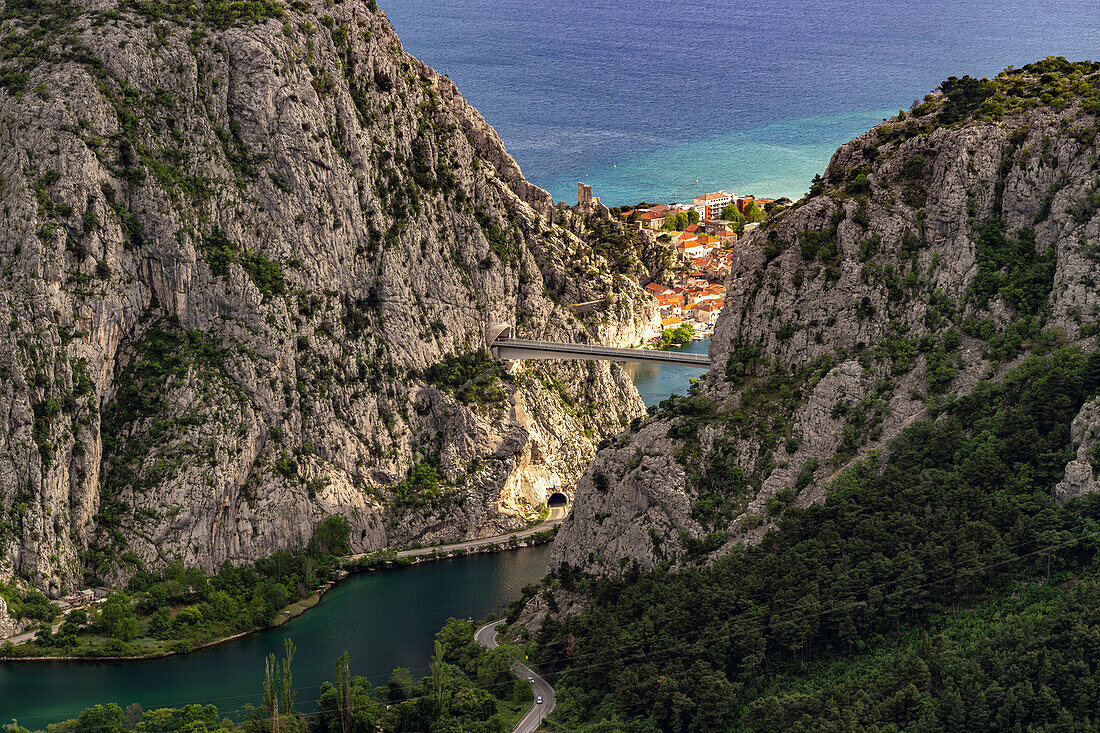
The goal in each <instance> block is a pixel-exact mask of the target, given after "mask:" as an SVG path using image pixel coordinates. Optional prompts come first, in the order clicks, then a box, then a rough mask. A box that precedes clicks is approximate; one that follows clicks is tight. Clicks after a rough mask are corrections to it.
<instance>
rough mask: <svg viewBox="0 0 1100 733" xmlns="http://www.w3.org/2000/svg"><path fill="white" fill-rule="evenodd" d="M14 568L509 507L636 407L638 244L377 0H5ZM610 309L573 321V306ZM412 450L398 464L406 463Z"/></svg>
mask: <svg viewBox="0 0 1100 733" xmlns="http://www.w3.org/2000/svg"><path fill="white" fill-rule="evenodd" d="M0 33H2V34H3V47H2V48H3V50H2V52H0V249H2V251H3V258H4V269H3V273H2V275H0V405H2V408H3V409H2V410H0V414H2V415H3V417H2V418H0V445H2V449H0V512H2V522H0V578H5V577H11V576H13V575H20V576H22V577H24V578H26V579H28V580H29V581H31V582H32V583H33V584H35V585H37V586H39V587H41V588H43V589H45V590H47V591H49V592H54V593H56V592H59V591H62V590H67V589H71V588H73V587H74V586H77V585H79V584H80V583H81V582H82V580H83V578H84V576H85V574H86V573H87V574H89V575H91V576H99V577H102V578H105V579H108V580H121V579H124V578H125V577H126V576H127V575H128V574H129V573H131V572H133V570H134V569H135V568H138V567H151V568H156V567H159V566H162V565H163V564H164V563H166V562H169V561H172V560H175V559H179V560H182V561H183V562H184V563H187V564H198V565H200V566H202V567H203V568H205V569H208V570H209V569H212V568H214V567H216V566H217V565H219V564H220V563H222V562H223V561H226V560H231V561H244V560H251V559H255V558H257V557H259V556H263V555H266V554H269V553H271V552H273V551H274V550H277V549H280V548H285V547H293V546H296V545H298V544H300V543H302V542H304V541H306V540H308V539H309V537H310V535H311V533H312V530H313V527H314V526H315V525H316V523H317V522H318V521H319V520H320V519H322V518H323V517H325V516H326V515H328V514H330V513H338V514H341V515H343V516H345V517H347V518H348V519H349V520H350V522H351V525H352V528H353V533H352V544H353V547H354V549H355V550H356V551H364V550H370V549H374V548H378V547H381V546H385V545H392V544H407V543H413V542H418V541H419V542H430V541H436V540H456V539H460V538H465V537H471V536H477V535H479V534H485V533H489V532H494V531H497V530H499V529H501V528H504V527H511V526H515V525H516V524H517V523H520V522H522V521H523V520H524V519H525V518H529V517H530V516H532V513H533V510H534V507H535V506H537V505H538V504H540V503H542V502H543V501H544V500H545V498H546V495H547V492H549V491H551V490H553V489H555V488H557V487H559V486H562V485H568V484H570V482H571V481H572V480H573V479H574V478H575V477H576V476H577V475H578V474H579V473H580V472H581V471H582V470H583V469H584V467H585V466H586V464H587V462H588V460H589V459H590V458H591V456H592V455H593V453H594V443H595V442H597V441H599V440H600V439H602V438H604V437H607V436H609V435H612V434H615V433H617V432H619V431H620V430H622V429H623V427H624V426H625V425H627V424H628V423H629V421H630V420H631V419H633V418H635V417H637V416H638V415H641V414H643V409H644V408H643V406H642V404H641V401H640V399H639V398H638V396H637V393H636V391H634V389H633V387H632V385H631V384H630V383H629V380H628V379H626V377H625V376H624V375H623V374H622V372H621V371H620V370H619V369H618V368H617V367H615V366H612V365H610V364H593V363H581V364H579V365H552V364H531V365H529V366H526V367H523V368H521V369H520V370H519V371H518V372H517V373H515V374H511V375H508V374H504V373H502V372H500V370H499V369H498V368H496V367H494V366H493V365H491V364H489V363H488V362H487V361H485V360H484V359H482V358H481V357H479V356H478V355H477V353H478V351H479V349H481V347H482V345H483V341H482V339H483V329H484V327H485V325H486V323H488V322H490V321H506V322H509V323H513V324H514V325H515V327H516V328H517V330H518V331H519V333H521V334H523V335H526V336H530V337H541V338H547V339H554V340H582V341H583V340H592V339H595V338H601V339H606V338H612V339H618V340H619V341H620V342H623V343H625V342H630V341H637V340H639V339H640V338H641V337H642V336H644V335H646V334H647V333H648V332H649V331H650V330H652V328H653V324H654V317H655V312H654V310H653V305H652V301H651V299H649V298H648V297H647V296H645V295H644V294H643V293H642V292H641V290H640V289H639V288H638V279H639V277H644V276H645V273H646V272H648V270H649V269H650V265H648V264H647V257H648V256H649V254H651V253H647V247H648V245H647V244H646V243H644V242H643V241H642V240H640V239H639V238H637V237H636V236H634V235H631V234H629V233H625V232H623V231H622V230H620V229H618V228H617V227H615V226H614V225H611V224H610V223H608V222H605V221H602V220H601V221H589V220H588V219H585V218H581V217H578V216H576V215H574V214H573V213H572V212H570V211H568V210H567V209H565V208H564V207H562V206H560V205H559V206H558V207H555V206H553V202H552V200H551V199H550V197H549V195H548V194H547V193H546V192H544V191H542V190H541V189H538V188H537V187H535V186H533V185H531V184H529V183H527V182H526V181H525V180H524V179H523V176H522V174H521V172H520V170H519V167H518V166H517V165H516V163H515V161H514V160H512V158H511V157H510V156H509V155H508V153H507V152H506V151H505V149H504V147H503V145H502V144H501V142H500V140H499V138H498V137H497V136H496V134H495V132H494V131H493V129H492V128H491V127H490V126H489V125H488V124H486V123H485V121H484V120H483V119H482V118H481V116H480V115H479V114H478V113H477V112H476V111H475V110H474V109H473V108H472V107H470V105H468V104H467V103H466V102H465V101H464V100H463V99H462V97H461V96H460V95H459V93H458V91H457V90H456V88H455V86H454V85H453V84H452V83H451V82H450V80H449V79H447V78H446V77H443V76H440V75H439V74H437V73H436V72H435V71H433V70H432V69H430V68H428V67H426V66H425V65H424V64H422V63H421V62H419V61H417V60H416V59H414V58H412V57H410V56H409V55H407V54H406V53H405V52H404V51H403V50H402V49H401V46H400V43H399V41H398V39H397V37H396V36H395V35H394V33H393V31H392V29H391V27H390V26H389V24H388V21H387V20H386V18H385V16H384V14H383V13H382V12H381V11H380V10H378V9H377V8H376V7H375V3H374V2H373V0H367V2H365V3H364V2H357V1H351V0H347V1H345V2H337V3H336V4H332V3H326V4H322V3H320V2H318V3H310V2H302V1H301V0H296V1H295V2H293V3H291V4H289V5H286V6H284V5H282V4H280V3H276V2H271V1H270V0H256V1H255V2H246V3H227V2H219V1H217V0H210V1H209V2H206V3H178V2H168V3H162V2H158V1H153V2H145V1H144V0H92V2H89V3H79V4H78V3H74V2H68V0H60V1H58V2H48V1H45V2H33V3H32V2H25V1H24V0H0ZM592 301H597V302H598V306H597V307H596V309H595V310H594V311H591V312H589V313H586V314H585V315H584V316H583V317H579V316H578V315H575V314H574V312H573V309H572V308H571V307H570V305H571V304H574V303H578V302H592ZM414 469H415V470H414Z"/></svg>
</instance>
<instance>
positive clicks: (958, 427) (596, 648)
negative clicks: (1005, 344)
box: [534, 347, 1100, 732]
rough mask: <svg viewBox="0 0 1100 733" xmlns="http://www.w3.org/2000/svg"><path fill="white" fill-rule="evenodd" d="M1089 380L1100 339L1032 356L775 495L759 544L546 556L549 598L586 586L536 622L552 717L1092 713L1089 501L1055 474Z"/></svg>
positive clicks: (1093, 379)
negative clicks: (822, 490)
mask: <svg viewBox="0 0 1100 733" xmlns="http://www.w3.org/2000/svg"><path fill="white" fill-rule="evenodd" d="M1098 388H1100V351H1092V352H1090V353H1085V352H1083V351H1082V350H1080V349H1077V348H1069V347H1067V348H1062V349H1058V350H1054V351H1051V352H1050V353H1047V354H1045V355H1033V356H1030V357H1028V358H1027V359H1025V360H1024V361H1023V362H1022V363H1021V364H1020V365H1018V366H1017V367H1015V368H1013V369H1012V370H1011V371H1010V372H1008V374H1007V375H1006V376H1005V377H1004V378H1003V379H1002V380H999V381H993V380H987V381H983V382H981V383H979V384H978V385H977V387H976V388H975V389H974V390H973V392H972V393H971V394H968V395H966V396H962V397H957V398H955V399H952V400H945V401H944V402H943V403H941V404H940V405H939V406H938V407H937V408H936V410H935V413H934V414H933V415H931V416H930V418H929V419H927V420H924V421H921V422H918V423H916V424H913V425H911V426H910V427H909V428H908V429H906V430H905V431H904V433H903V434H902V435H901V436H899V437H898V438H897V439H896V440H895V441H893V442H892V444H891V445H890V447H889V449H888V450H887V451H885V452H883V453H881V454H872V456H871V457H870V458H868V459H867V460H864V461H862V462H860V463H858V464H856V465H855V466H854V467H853V468H851V469H849V470H846V471H845V472H843V473H842V474H841V475H840V476H839V477H838V478H837V479H836V480H834V482H833V484H832V486H831V489H830V491H829V493H828V495H827V498H826V501H825V502H824V503H823V504H820V505H814V506H810V507H808V508H804V509H803V508H797V507H793V506H791V507H787V508H783V507H779V506H773V508H774V509H775V510H777V511H781V512H782V516H781V517H780V518H779V519H778V523H777V527H776V529H774V530H773V531H771V532H769V533H768V534H767V535H766V536H765V539H764V541H763V542H762V543H760V544H759V545H756V546H745V547H738V548H737V549H735V550H734V551H733V552H732V553H731V554H730V555H728V556H726V557H723V558H721V559H720V560H718V561H717V562H715V563H714V564H713V565H711V566H707V567H702V568H687V569H681V570H679V571H678V572H670V570H669V569H668V568H667V567H665V568H658V569H657V570H655V571H653V572H650V573H646V574H641V573H638V572H628V573H627V574H626V576H625V577H623V578H615V579H590V578H580V577H578V574H577V573H576V572H573V571H572V570H571V569H570V568H568V567H562V568H559V569H558V570H557V572H556V573H555V575H556V580H555V581H554V583H553V584H552V586H551V590H550V591H549V592H550V593H555V592H557V593H568V592H572V591H575V590H577V589H581V590H583V591H584V592H585V593H586V594H588V595H589V596H590V597H591V601H592V602H591V605H590V608H589V609H588V610H587V611H585V612H584V613H582V614H580V615H577V616H574V617H572V618H568V619H566V620H564V621H559V620H556V619H554V618H551V619H549V620H547V621H546V623H545V624H544V625H543V626H542V629H541V631H540V632H539V633H538V634H537V636H536V644H535V647H536V648H535V654H534V658H535V659H536V660H537V662H538V664H539V665H540V668H541V669H543V670H545V671H547V672H550V673H552V674H554V675H555V683H556V687H557V689H558V696H559V708H558V711H556V713H555V719H556V720H557V722H558V725H557V729H558V730H591V731H601V732H610V731H647V732H649V731H684V732H686V731H719V730H731V729H732V730H737V729H748V730H781V729H788V730H810V729H813V730H862V729H868V728H873V729H881V730H897V729H903V728H904V729H913V730H947V729H951V730H990V729H999V730H1005V729H1013V728H1019V729H1024V728H1028V727H1029V726H1031V727H1035V728H1036V729H1047V727H1048V726H1050V727H1053V726H1059V725H1062V724H1063V723H1066V722H1067V721H1072V723H1073V726H1076V727H1073V728H1067V729H1081V730H1086V729H1089V730H1091V729H1095V726H1096V725H1098V724H1100V694H1098V691H1100V668H1098V663H1097V660H1100V654H1098V652H1100V646H1098V644H1100V631H1098V629H1100V624H1098V621H1100V618H1098V613H1100V611H1098V608H1097V603H1096V600H1097V598H1098V592H1100V587H1098V585H1097V577H1096V575H1095V572H1096V568H1095V560H1096V552H1097V549H1098V547H1100V523H1098V520H1100V497H1095V496H1092V497H1087V498H1085V499H1079V500H1076V501H1075V502H1071V503H1070V504H1067V505H1066V506H1064V507H1059V506H1057V505H1056V503H1055V502H1054V500H1053V498H1052V489H1053V486H1054V484H1055V483H1056V482H1057V481H1058V480H1059V479H1060V478H1061V476H1062V472H1063V468H1064V466H1065V465H1066V462H1067V461H1068V460H1069V459H1070V458H1071V457H1072V454H1073V446H1072V444H1071V441H1070V433H1069V425H1070V422H1071V421H1072V419H1073V417H1074V416H1075V415H1076V414H1077V412H1078V410H1079V409H1080V408H1081V405H1082V404H1083V403H1084V402H1085V401H1086V400H1088V399H1090V398H1091V397H1093V396H1094V395H1096V393H1097V390H1098ZM841 711H843V712H841ZM594 721H600V722H598V723H596V722H594ZM589 723H591V724H589ZM1051 729H1052V728H1051Z"/></svg>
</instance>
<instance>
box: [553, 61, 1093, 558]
mask: <svg viewBox="0 0 1100 733" xmlns="http://www.w3.org/2000/svg"><path fill="white" fill-rule="evenodd" d="M1049 63H1053V62H1049ZM1061 63H1064V62H1061ZM1096 70H1097V69H1096V68H1093V66H1092V65H1090V64H1087V63H1086V64H1083V65H1080V66H1079V67H1077V70H1076V71H1075V72H1074V73H1075V74H1077V76H1074V77H1072V78H1074V79H1082V80H1088V81H1085V84H1086V87H1087V86H1088V85H1092V86H1093V87H1095V86H1096V85H1095V83H1094V81H1095V78H1096V76H1095V74H1096ZM1045 71H1047V69H1045V68H1041V69H1040V68H1029V69H1027V70H1025V71H1023V72H1012V73H1006V74H1005V75H1002V77H999V78H998V79H997V80H996V82H989V83H987V84H989V85H990V86H988V87H983V88H982V89H983V91H982V93H983V94H984V93H985V91H987V90H989V89H997V90H999V91H996V92H993V94H992V96H989V97H988V99H989V100H990V104H989V105H986V106H982V107H980V108H975V107H976V105H974V106H972V107H971V108H970V109H969V110H964V113H959V112H958V105H957V102H956V100H954V99H953V98H949V97H948V96H947V95H944V94H934V95H930V96H929V97H928V98H927V100H926V102H925V103H924V104H922V105H921V106H920V107H918V108H917V109H915V110H913V112H911V113H910V114H908V115H900V116H899V117H896V118H894V119H891V120H890V121H888V122H886V123H883V124H882V125H879V126H877V127H876V128H874V129H873V130H871V131H870V132H868V133H867V134H865V135H863V136H861V137H859V138H857V139H855V140H853V141H851V142H849V143H847V144H846V145H844V146H843V147H841V148H840V149H839V150H838V151H837V152H836V153H835V155H834V156H833V158H832V160H831V162H830V164H829V167H828V169H827V171H826V176H825V178H824V180H822V181H820V182H815V185H814V187H813V189H812V191H811V195H810V196H809V197H807V198H805V199H803V200H802V201H801V202H799V203H798V204H797V205H795V206H794V207H792V208H790V209H788V210H787V211H784V212H783V213H781V214H780V215H778V216H776V217H773V218H771V219H770V220H768V221H767V222H765V223H764V224H763V225H762V226H761V227H760V228H759V229H757V230H756V231H755V232H754V233H753V234H752V235H751V236H750V237H748V238H747V240H746V241H745V242H744V243H742V245H741V246H740V247H739V249H738V252H737V256H736V261H735V264H734V268H733V275H732V282H731V285H730V287H729V291H728V293H727V299H726V307H725V310H724V311H723V313H722V315H721V317H720V319H719V321H718V325H717V329H716V333H715V336H714V338H713V340H712V343H711V357H712V359H713V363H714V365H715V366H714V367H713V368H712V370H711V372H710V373H709V374H708V375H707V377H706V379H705V380H704V382H703V383H702V384H701V385H700V387H699V389H697V390H696V391H695V393H694V395H693V396H691V397H689V398H686V399H682V400H673V401H672V402H671V403H670V404H667V405H666V406H665V408H664V409H662V410H661V411H660V412H659V413H658V414H657V415H656V416H655V417H653V418H651V419H650V420H649V421H647V422H646V423H645V424H644V425H643V426H641V428H640V429H638V430H637V431H636V432H632V433H629V434H625V435H623V436H620V437H618V438H616V439H614V440H613V441H611V442H610V444H609V445H607V446H606V447H604V448H603V450H601V452H600V453H599V454H598V455H597V458H596V460H595V462H594V463H593V465H592V467H591V469H590V470H589V471H588V472H587V473H586V474H585V476H584V477H583V478H582V480H581V481H580V482H579V484H578V488H577V500H576V503H575V506H574V510H573V516H572V519H571V520H570V521H569V522H567V523H566V525H565V526H564V527H563V529H562V531H561V532H560V534H559V535H558V538H557V540H556V542H555V545H554V550H553V554H552V559H551V565H552V566H556V565H557V564H558V563H568V564H570V565H574V566H578V567H581V568H583V569H585V570H588V571H591V572H600V573H617V572H620V570H621V569H622V568H623V567H625V566H627V565H629V564H632V563H634V562H637V563H638V564H639V565H641V566H642V567H652V566H654V565H656V564H658V563H659V562H662V561H670V562H673V563H676V562H683V561H685V560H687V559H691V560H693V561H704V560H705V559H706V558H707V557H713V556H715V555H716V554H717V553H721V552H722V551H723V548H728V547H729V546H731V545H732V544H733V543H737V542H752V541H755V540H757V539H759V538H760V537H761V536H762V535H763V533H764V532H765V531H766V529H767V527H768V524H769V521H770V518H771V517H774V516H776V515H778V514H779V513H780V512H781V511H782V509H783V507H784V506H786V505H788V504H791V503H797V504H798V505H803V506H805V505H808V504H809V503H811V502H815V501H820V500H821V499H822V498H823V496H824V491H825V486H826V484H827V483H828V481H829V480H830V479H831V478H832V477H833V476H835V475H836V473H837V471H839V470H841V469H843V468H844V467H845V466H847V465H849V464H850V463H851V462H852V461H854V460H858V459H859V458H861V457H864V456H866V455H867V454H868V452H869V451H872V450H874V449H876V448H880V447H882V446H884V445H885V444H886V443H887V442H888V441H889V440H891V439H892V438H893V437H895V436H897V435H898V434H899V433H900V431H901V430H902V429H903V428H904V427H905V426H906V425H908V424H910V423H911V422H913V421H914V420H917V419H921V418H928V417H929V416H932V415H934V412H932V411H931V410H933V409H934V407H935V405H936V404H937V403H938V402H940V401H942V400H945V399H949V398H950V397H951V396H952V395H960V394H966V393H968V392H969V391H970V390H971V389H973V387H974V386H975V384H977V382H978V381H979V380H980V379H983V378H993V379H996V378H997V377H998V376H999V375H1001V374H1003V373H1004V372H1005V371H1006V370H1007V369H1008V368H1009V367H1010V366H1011V365H1012V364H1013V363H1015V362H1016V361H1017V360H1018V359H1020V358H1022V357H1023V355H1026V354H1027V353H1029V352H1031V351H1036V350H1046V349H1049V348H1051V347H1052V346H1053V345H1057V344H1064V343H1069V344H1076V345H1079V346H1080V347H1081V348H1083V349H1086V350H1088V349H1093V348H1095V345H1096V344H1095V341H1096V338H1095V334H1096V333H1097V315H1098V314H1100V290H1098V282H1100V216H1097V212H1098V210H1100V194H1098V193H1097V190H1098V187H1100V177H1098V171H1097V162H1096V161H1097V159H1098V153H1100V139H1098V138H1097V117H1096V113H1097V110H1098V109H1100V104H1097V103H1096V102H1095V100H1092V99H1088V98H1086V99H1084V100H1082V99H1081V98H1079V97H1078V98H1074V93H1072V92H1068V91H1067V92H1066V95H1065V98H1063V99H1062V100H1060V101H1065V104H1064V105H1063V104H1061V103H1059V104H1058V105H1057V108H1052V107H1050V106H1047V103H1048V102H1049V101H1050V99H1051V97H1050V95H1047V96H1045V97H1042V98H1041V99H1040V98H1039V95H1040V92H1047V91H1049V90H1048V89H1043V88H1042V87H1043V85H1045V84H1048V83H1050V82H1049V79H1048V77H1050V76H1052V74H1043V72H1045ZM1041 74H1043V79H1042V80H1040V78H1039V77H1040V75H1041ZM1054 83H1055V84H1057V81H1055V82H1054ZM975 84H977V82H975ZM1020 89H1023V90H1024V91H1022V92H1021V91H1019V90H1020ZM1005 90H1008V91H1005ZM1036 90H1037V91H1036ZM1055 91H1058V90H1055ZM1029 94H1030V95H1032V96H1030V97H1028V96H1027V95H1029ZM1013 95H1016V96H1013ZM1020 95H1023V101H1022V102H1020V103H1018V104H1016V103H1015V102H1014V101H1013V100H1018V99H1020V98H1021V97H1020ZM982 99H985V97H982ZM994 102H995V103H996V106H993V105H992V103H994ZM952 105H955V106H954V107H952ZM1005 106H1007V107H1009V111H1008V112H1007V113H1005V110H1004V107H1005ZM987 112H988V114H987ZM1095 423H1096V413H1095V405H1089V406H1086V408H1085V409H1084V410H1082V411H1081V414H1080V416H1079V417H1078V419H1077V421H1076V423H1075V424H1074V426H1073V431H1074V432H1073V439H1074V441H1075V443H1076V444H1078V445H1079V446H1080V448H1079V451H1078V457H1077V460H1075V461H1073V462H1071V463H1070V465H1069V466H1068V467H1067V469H1066V480H1065V481H1064V482H1063V483H1062V484H1061V485H1060V486H1059V487H1058V488H1057V490H1056V493H1057V494H1058V496H1059V498H1060V499H1065V498H1070V497H1072V496H1073V495H1077V494H1079V493H1082V492H1084V491H1092V490H1095V489H1096V488H1097V482H1096V480H1095V479H1094V478H1093V472H1094V468H1093V466H1094V464H1095V458H1094V456H1093V454H1092V453H1091V452H1090V451H1093V446H1094V445H1095V436H1094V432H1095V430H1094V427H1093V426H1094V425H1095ZM1067 427H1068V426H1067Z"/></svg>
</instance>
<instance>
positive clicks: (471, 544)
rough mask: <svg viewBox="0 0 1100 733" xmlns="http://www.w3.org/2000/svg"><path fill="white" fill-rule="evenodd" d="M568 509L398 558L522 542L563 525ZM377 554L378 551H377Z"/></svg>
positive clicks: (402, 553)
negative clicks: (522, 526)
mask: <svg viewBox="0 0 1100 733" xmlns="http://www.w3.org/2000/svg"><path fill="white" fill-rule="evenodd" d="M566 510H567V507H564V506H555V507H550V514H549V515H548V516H547V517H546V519H545V520H544V521H542V522H539V523H538V524H536V525H535V526H533V527H528V528H527V529H522V530H520V531H518V532H509V533H508V534H498V535H496V536H494V537H483V538H481V539H479V540H467V541H465V542H455V543H454V544H451V545H432V546H431V547H418V548H416V549H415V550H399V551H398V553H397V557H399V558H401V557H418V556H420V555H431V554H432V553H433V552H435V553H439V554H442V553H445V552H452V551H454V550H472V549H474V548H476V547H484V546H485V545H497V544H500V543H501V542H507V541H508V540H510V539H512V538H513V537H514V538H515V539H517V540H522V539H523V538H525V537H530V536H531V535H535V534H538V533H539V532H545V531H546V530H548V529H550V528H552V527H556V526H557V525H559V524H561V523H562V520H564V519H565V513H566ZM375 552H377V550H375ZM372 554H374V553H373V552H364V553H360V554H358V555H346V556H345V557H344V559H345V560H358V559H359V558H361V557H366V556H367V555H372Z"/></svg>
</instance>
